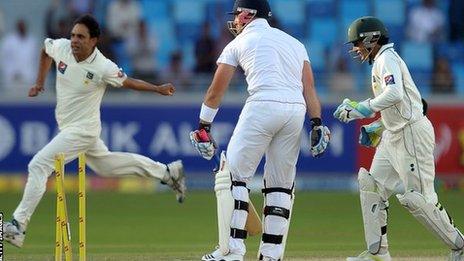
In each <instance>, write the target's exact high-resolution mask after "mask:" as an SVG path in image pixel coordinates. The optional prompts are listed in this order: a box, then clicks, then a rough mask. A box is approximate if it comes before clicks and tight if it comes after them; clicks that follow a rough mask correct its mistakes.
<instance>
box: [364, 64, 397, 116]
mask: <svg viewBox="0 0 464 261" xmlns="http://www.w3.org/2000/svg"><path fill="white" fill-rule="evenodd" d="M379 67H380V68H379V69H380V73H379V77H380V80H381V81H382V83H381V84H382V90H383V92H382V93H381V94H380V95H379V96H377V97H375V98H374V99H372V100H370V103H369V104H370V107H371V109H372V110H374V111H376V112H377V111H381V110H384V109H387V108H389V107H391V106H393V105H395V104H397V103H398V102H400V101H401V100H402V99H403V95H404V91H403V76H402V73H401V68H400V63H399V61H398V60H396V59H393V57H386V58H385V60H384V61H383V64H382V63H381V64H379Z"/></svg>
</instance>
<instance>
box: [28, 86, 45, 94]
mask: <svg viewBox="0 0 464 261" xmlns="http://www.w3.org/2000/svg"><path fill="white" fill-rule="evenodd" d="M43 91H44V87H43V85H38V84H35V85H34V86H32V88H31V89H30V90H29V97H35V96H37V95H39V93H41V92H43Z"/></svg>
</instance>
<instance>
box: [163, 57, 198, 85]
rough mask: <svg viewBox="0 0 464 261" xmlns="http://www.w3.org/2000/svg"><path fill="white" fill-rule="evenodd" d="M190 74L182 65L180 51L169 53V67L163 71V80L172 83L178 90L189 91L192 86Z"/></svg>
mask: <svg viewBox="0 0 464 261" xmlns="http://www.w3.org/2000/svg"><path fill="white" fill-rule="evenodd" d="M191 79H192V75H191V74H190V73H189V72H188V71H187V70H185V69H184V67H183V56H182V52H180V51H175V52H173V53H171V58H170V61H169V67H168V68H167V71H166V72H165V73H163V81H164V82H170V83H172V84H173V85H174V86H175V87H176V88H177V90H179V91H190V90H191V88H192V81H191Z"/></svg>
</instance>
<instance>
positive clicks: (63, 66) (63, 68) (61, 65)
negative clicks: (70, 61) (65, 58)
mask: <svg viewBox="0 0 464 261" xmlns="http://www.w3.org/2000/svg"><path fill="white" fill-rule="evenodd" d="M66 68H68V65H67V64H65V63H64V62H62V61H60V63H59V64H58V71H59V72H60V73H62V74H64V72H65V71H66Z"/></svg>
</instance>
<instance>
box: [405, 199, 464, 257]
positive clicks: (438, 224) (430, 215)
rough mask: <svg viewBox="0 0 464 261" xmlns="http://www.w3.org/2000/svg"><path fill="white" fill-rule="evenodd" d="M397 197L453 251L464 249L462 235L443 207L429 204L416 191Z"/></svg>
mask: <svg viewBox="0 0 464 261" xmlns="http://www.w3.org/2000/svg"><path fill="white" fill-rule="evenodd" d="M396 197H397V198H398V200H399V201H400V203H401V205H403V206H404V207H405V208H407V209H408V210H409V212H411V214H412V215H413V216H414V217H415V218H416V219H417V220H419V222H420V223H422V225H424V226H425V227H426V228H427V229H428V230H430V231H431V232H432V233H433V234H435V235H436V236H437V237H438V238H439V239H441V241H443V243H445V244H446V245H447V246H449V247H450V248H451V249H455V250H458V249H462V248H463V247H464V238H463V235H462V233H461V232H460V231H459V230H458V229H457V228H456V227H454V225H453V221H452V219H451V218H450V217H449V216H448V213H446V210H445V209H444V208H443V207H442V206H440V205H439V204H437V205H435V204H433V203H431V202H428V201H427V199H426V198H425V197H424V196H423V195H422V194H420V193H419V192H416V191H408V192H406V193H405V194H404V195H396Z"/></svg>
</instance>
